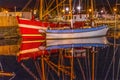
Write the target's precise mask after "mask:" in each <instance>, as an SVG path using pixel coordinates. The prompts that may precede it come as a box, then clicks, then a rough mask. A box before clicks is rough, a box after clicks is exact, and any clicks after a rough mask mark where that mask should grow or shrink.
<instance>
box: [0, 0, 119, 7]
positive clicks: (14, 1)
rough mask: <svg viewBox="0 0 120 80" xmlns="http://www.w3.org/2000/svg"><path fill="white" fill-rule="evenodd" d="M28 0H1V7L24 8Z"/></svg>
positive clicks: (99, 0) (103, 2) (104, 0)
mask: <svg viewBox="0 0 120 80" xmlns="http://www.w3.org/2000/svg"><path fill="white" fill-rule="evenodd" d="M28 1H30V0H0V7H4V8H10V9H14V7H15V6H16V7H17V8H23V7H24V6H25V4H26V3H27V2H28ZM74 1H75V0H74ZM108 1H109V2H110V5H111V6H114V5H115V3H116V0H108ZM35 2H36V0H32V2H31V4H30V5H29V6H32V7H33V6H34V4H35ZM117 2H118V3H120V0H117ZM95 3H96V5H98V6H103V7H104V6H106V5H108V3H107V0H95Z"/></svg>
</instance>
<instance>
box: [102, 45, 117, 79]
mask: <svg viewBox="0 0 120 80" xmlns="http://www.w3.org/2000/svg"><path fill="white" fill-rule="evenodd" d="M117 50H118V47H117V48H116V49H115V51H114V53H115V54H116V52H117ZM115 54H113V57H112V60H111V63H110V64H109V67H108V70H107V72H106V75H105V78H104V80H107V77H108V73H109V71H110V69H111V66H112V64H113V60H114V57H115Z"/></svg>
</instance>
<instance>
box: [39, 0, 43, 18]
mask: <svg viewBox="0 0 120 80" xmlns="http://www.w3.org/2000/svg"><path fill="white" fill-rule="evenodd" d="M42 9H43V0H40V14H39V17H40V20H42V15H43V14H42V12H43V10H42Z"/></svg>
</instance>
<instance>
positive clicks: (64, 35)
mask: <svg viewBox="0 0 120 80" xmlns="http://www.w3.org/2000/svg"><path fill="white" fill-rule="evenodd" d="M107 31H108V28H107V27H106V28H103V29H100V30H94V31H86V32H74V33H55V32H53V33H52V32H50V33H49V32H48V33H46V39H73V38H90V37H99V36H105V35H106V33H107Z"/></svg>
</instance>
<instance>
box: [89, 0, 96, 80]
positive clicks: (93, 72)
mask: <svg viewBox="0 0 120 80" xmlns="http://www.w3.org/2000/svg"><path fill="white" fill-rule="evenodd" d="M90 3H91V26H94V25H93V13H94V12H93V0H91V2H90ZM92 51H93V53H92V79H91V80H95V53H94V51H95V48H94V47H93V49H92Z"/></svg>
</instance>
